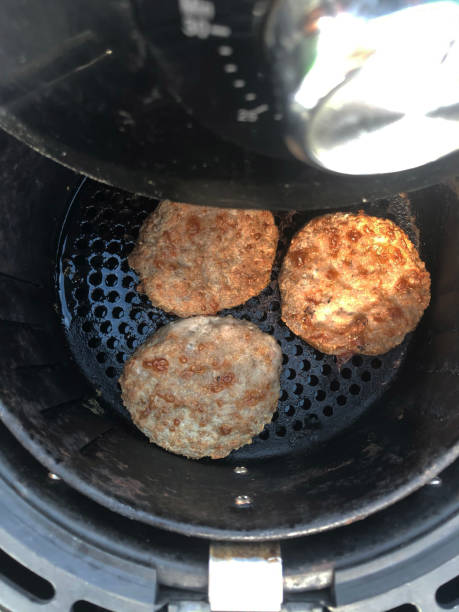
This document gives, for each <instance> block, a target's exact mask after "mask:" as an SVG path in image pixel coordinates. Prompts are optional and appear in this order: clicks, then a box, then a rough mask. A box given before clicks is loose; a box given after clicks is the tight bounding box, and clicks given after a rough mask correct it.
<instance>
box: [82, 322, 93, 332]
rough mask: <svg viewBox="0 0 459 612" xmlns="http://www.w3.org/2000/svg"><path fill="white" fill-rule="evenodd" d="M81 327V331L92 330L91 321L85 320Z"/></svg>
mask: <svg viewBox="0 0 459 612" xmlns="http://www.w3.org/2000/svg"><path fill="white" fill-rule="evenodd" d="M82 328H83V331H84V332H86V333H87V332H90V331H92V323H91V321H85V322H84V323H83V325H82Z"/></svg>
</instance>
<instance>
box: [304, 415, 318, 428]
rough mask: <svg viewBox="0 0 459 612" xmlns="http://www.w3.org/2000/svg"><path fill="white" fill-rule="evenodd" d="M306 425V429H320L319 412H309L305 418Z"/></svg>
mask: <svg viewBox="0 0 459 612" xmlns="http://www.w3.org/2000/svg"><path fill="white" fill-rule="evenodd" d="M304 426H305V428H306V429H320V426H321V425H320V423H319V417H318V416H317V414H308V416H307V417H306V418H305V419H304Z"/></svg>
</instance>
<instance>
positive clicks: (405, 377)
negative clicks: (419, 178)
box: [0, 148, 459, 538]
mask: <svg viewBox="0 0 459 612" xmlns="http://www.w3.org/2000/svg"><path fill="white" fill-rule="evenodd" d="M3 155H4V157H5V159H4V161H5V163H6V158H7V157H8V156H9V155H10V153H9V151H8V148H6V149H4V153H3ZM11 155H12V154H11ZM11 155H10V157H11ZM0 161H1V160H0ZM8 163H9V167H11V159H9V162H8ZM14 168H15V176H5V177H4V179H5V180H4V184H3V191H2V194H1V196H0V198H1V200H0V204H1V207H2V217H1V218H0V241H1V242H0V282H1V284H2V292H1V298H0V318H1V322H0V325H1V327H0V329H1V330H2V332H1V336H2V343H1V345H0V351H1V354H0V362H1V366H0V367H1V370H0V376H1V383H0V389H1V391H0V392H1V396H0V397H1V401H2V404H1V406H0V416H1V418H2V419H3V420H4V422H5V423H6V424H7V425H8V427H9V428H10V429H11V430H12V431H13V432H14V433H15V435H16V436H17V437H18V438H19V439H20V440H21V442H22V443H23V444H24V445H25V446H26V447H27V448H28V449H29V450H31V451H32V452H33V453H34V454H35V456H37V457H38V458H39V459H40V460H41V461H42V462H43V463H44V464H45V465H47V466H48V468H49V469H51V470H52V471H54V472H56V473H58V474H59V475H61V476H62V477H63V478H64V479H65V480H66V481H67V482H69V483H70V484H72V485H73V486H74V487H76V488H77V489H79V490H80V491H82V492H84V493H85V494H87V495H88V496H90V497H92V498H93V499H95V500H96V501H98V502H100V503H102V504H105V505H106V506H108V507H109V508H111V509H112V510H115V511H118V512H120V513H122V514H124V515H126V516H128V517H131V518H136V519H138V520H140V521H143V522H146V523H149V524H152V525H156V526H160V527H165V528H168V529H173V530H176V531H181V532H184V533H189V534H194V535H204V536H208V537H214V538H272V537H281V536H284V537H288V536H293V535H299V534H305V533H310V532H313V531H318V530H323V529H327V528H331V527H334V526H336V525H338V524H344V523H349V522H351V521H353V520H357V519H359V518H363V517H364V516H366V515H367V514H369V513H371V512H374V511H376V510H378V509H380V508H382V507H385V506H387V505H389V504H391V503H392V502H394V501H396V500H397V499H399V498H401V497H402V496H404V495H407V494H408V493H409V492H410V491H412V490H414V489H416V488H418V487H419V486H421V485H422V484H424V483H425V482H427V481H428V480H430V479H431V478H432V476H433V475H434V474H435V473H437V472H438V471H439V470H441V469H442V468H443V467H444V466H446V465H447V464H448V463H450V462H451V461H453V459H454V458H455V457H456V456H457V454H458V450H459V444H458V425H459V410H458V408H457V395H458V391H459V376H458V372H459V343H458V333H459V332H458V320H457V309H456V305H457V301H458V297H459V296H458V290H459V244H458V241H457V235H458V234H459V202H458V201H457V198H456V196H455V194H454V193H453V192H452V191H451V190H450V189H449V188H447V187H445V186H438V187H435V188H430V189H428V190H424V191H423V192H418V193H415V194H411V195H410V197H409V200H406V199H405V198H394V199H393V200H392V201H389V202H370V203H365V204H363V207H364V208H365V209H366V210H367V211H368V212H370V213H372V214H378V215H382V216H389V217H391V218H393V219H394V220H395V221H396V222H398V223H400V224H401V225H402V226H403V227H404V228H405V229H406V230H407V231H408V232H409V233H410V232H411V235H412V238H413V239H414V240H415V241H417V240H418V239H419V248H420V251H421V256H422V257H423V259H424V260H425V261H426V263H427V267H428V269H429V270H430V272H431V274H432V303H431V306H430V307H429V309H428V310H427V312H426V314H425V316H424V318H423V320H422V322H421V324H420V325H419V327H418V329H417V330H416V331H415V332H414V333H413V334H411V335H410V336H409V337H408V338H407V339H406V340H405V342H404V343H403V344H402V345H401V346H400V347H398V348H396V349H394V350H393V351H391V352H390V353H388V354H387V355H383V356H381V357H379V358H368V357H360V356H356V357H354V358H353V360H352V361H351V362H349V363H348V364H345V365H344V366H343V367H342V368H341V369H339V368H338V366H337V364H336V363H335V361H334V359H333V358H331V357H328V356H324V355H322V354H320V353H318V352H316V351H314V350H312V349H311V347H309V346H308V345H307V344H306V343H304V342H302V341H301V340H300V339H299V338H297V337H296V336H294V335H293V334H292V333H291V332H290V331H289V330H288V328H287V327H286V326H285V325H284V324H283V323H282V322H281V321H280V314H279V295H278V288H277V283H276V278H277V271H278V267H279V263H280V261H281V258H282V256H283V254H284V253H285V249H286V248H287V246H288V241H289V238H290V237H291V235H292V233H293V232H294V231H295V230H296V229H297V228H298V227H301V225H302V224H304V223H305V222H306V221H307V219H308V214H305V213H302V214H301V215H299V214H293V213H285V212H284V213H279V214H278V215H277V216H276V219H277V222H278V224H279V226H280V229H281V237H282V240H281V244H280V248H279V253H278V259H277V261H276V265H275V268H274V272H273V277H272V281H271V283H270V285H269V287H268V288H267V289H265V291H263V292H262V294H260V296H257V297H256V298H253V299H252V300H249V302H247V303H246V304H244V305H243V306H241V307H239V308H235V309H231V310H229V311H225V312H224V313H223V314H228V313H231V314H233V316H236V317H244V318H248V319H250V320H252V321H254V322H255V323H256V324H258V325H259V326H260V327H261V329H263V330H264V331H267V332H270V333H273V334H274V336H275V337H276V339H277V340H278V341H279V343H280V345H281V347H282V351H283V354H284V365H283V371H282V377H281V382H282V395H281V398H280V401H279V408H278V411H277V412H276V414H275V416H274V419H273V422H272V423H271V424H269V425H268V426H267V427H266V428H265V430H264V431H263V432H262V433H261V434H260V436H258V437H257V438H256V439H255V440H254V443H253V444H252V445H251V446H247V447H244V448H242V449H240V450H239V451H237V452H235V453H233V454H232V455H231V456H230V457H228V458H227V459H224V460H220V461H214V462H212V461H210V460H203V461H189V460H186V459H184V458H182V457H178V456H175V455H172V454H170V453H167V452H165V451H163V450H161V449H160V448H158V447H156V446H154V445H152V444H149V443H148V441H147V439H146V438H145V437H144V436H143V435H142V434H140V433H139V432H138V431H137V430H136V429H135V428H134V427H133V425H132V424H131V423H130V420H129V417H128V415H127V414H126V411H125V410H124V408H123V407H122V405H121V403H120V397H119V389H118V387H117V379H118V376H119V373H120V372H121V369H122V365H123V363H124V361H125V359H126V357H127V356H128V355H129V354H130V353H132V352H133V351H134V350H135V348H136V346H138V344H139V343H141V342H142V341H143V340H144V339H145V337H147V336H148V335H149V334H150V333H152V332H153V331H154V330H155V329H157V328H158V327H159V326H161V325H163V324H165V323H166V322H168V321H170V320H172V319H173V318H174V317H172V316H170V315H166V314H165V313H163V312H162V311H160V310H159V309H156V308H154V307H152V306H151V304H150V303H149V302H148V300H147V299H145V297H144V296H141V295H139V294H137V293H136V291H135V284H136V276H135V274H134V272H133V271H132V270H130V269H129V266H128V263H127V260H126V255H127V254H128V253H129V251H130V249H131V248H132V246H133V244H134V241H135V239H136V233H137V231H138V227H139V225H140V223H141V222H142V220H143V219H144V217H145V216H146V214H148V212H149V211H150V210H152V209H153V208H154V206H155V205H156V203H155V202H154V201H152V200H148V199H145V198H140V197H136V196H133V195H129V194H126V193H124V192H121V191H119V190H115V189H112V188H107V187H103V186H100V185H98V184H96V183H94V182H91V181H86V182H83V184H81V183H80V184H78V183H77V181H76V179H75V176H74V175H72V174H71V173H70V172H69V171H67V170H64V169H62V168H59V167H57V166H55V165H54V164H52V163H51V162H49V161H46V160H41V158H39V157H37V156H36V155H35V154H34V153H32V152H30V153H27V155H23V156H22V159H21V163H20V164H18V163H16V165H15V166H14ZM45 185H46V187H45ZM330 209H333V206H332V203H331V204H330ZM309 216H310V215H309ZM417 230H419V234H418V233H417ZM59 233H60V237H59ZM56 252H57V256H56ZM56 280H57V290H56ZM242 466H243V467H244V468H246V469H245V470H241V469H235V468H241V467H242Z"/></svg>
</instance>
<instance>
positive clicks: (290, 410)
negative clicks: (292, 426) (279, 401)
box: [284, 406, 295, 417]
mask: <svg viewBox="0 0 459 612" xmlns="http://www.w3.org/2000/svg"><path fill="white" fill-rule="evenodd" d="M284 412H285V414H286V415H287V416H288V417H292V416H293V415H294V414H295V408H294V406H287V408H286V409H285V411H284Z"/></svg>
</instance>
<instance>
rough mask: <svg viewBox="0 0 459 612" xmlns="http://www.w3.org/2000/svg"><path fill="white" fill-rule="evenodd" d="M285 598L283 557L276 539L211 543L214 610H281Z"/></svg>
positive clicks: (269, 611) (237, 611)
mask: <svg viewBox="0 0 459 612" xmlns="http://www.w3.org/2000/svg"><path fill="white" fill-rule="evenodd" d="M282 599H283V581H282V558H281V553H280V546H279V544H278V543H276V542H272V543H268V544H264V543H252V544H237V543H234V544H229V543H215V544H211V546H210V556H209V602H210V608H211V610H212V612H219V611H221V612H225V611H233V612H277V611H279V610H280V609H281V604H282Z"/></svg>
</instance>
